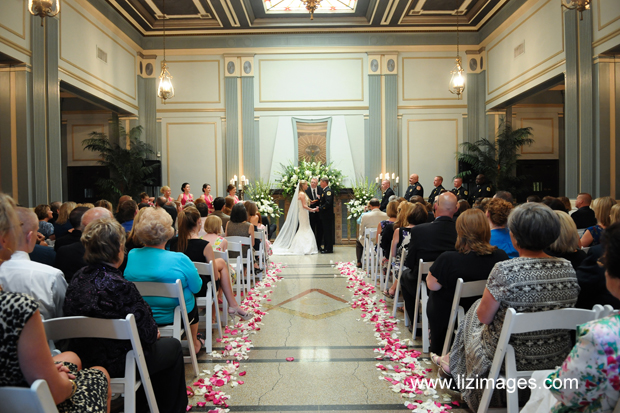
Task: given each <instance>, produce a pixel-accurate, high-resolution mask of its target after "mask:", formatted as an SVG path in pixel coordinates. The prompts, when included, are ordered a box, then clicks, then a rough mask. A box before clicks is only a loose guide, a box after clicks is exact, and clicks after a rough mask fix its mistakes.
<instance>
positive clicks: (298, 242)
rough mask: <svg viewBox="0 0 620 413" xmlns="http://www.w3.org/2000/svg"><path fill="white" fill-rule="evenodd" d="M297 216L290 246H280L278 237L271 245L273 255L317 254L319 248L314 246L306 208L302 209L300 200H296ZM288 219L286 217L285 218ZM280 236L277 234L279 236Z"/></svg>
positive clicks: (314, 239) (314, 240)
mask: <svg viewBox="0 0 620 413" xmlns="http://www.w3.org/2000/svg"><path fill="white" fill-rule="evenodd" d="M297 210H298V213H297V216H298V220H299V228H298V229H297V232H296V233H295V236H294V237H293V240H292V241H291V244H290V246H288V247H286V246H285V245H282V246H280V245H279V244H280V243H278V239H277V238H276V241H275V242H274V245H273V247H272V250H273V254H274V255H310V254H318V252H319V250H318V248H317V246H316V238H315V237H314V232H312V228H311V227H310V215H309V213H308V210H307V209H304V207H303V205H302V201H300V200H297ZM287 220H288V219H287ZM279 237H280V236H278V238H279Z"/></svg>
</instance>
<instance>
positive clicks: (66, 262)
mask: <svg viewBox="0 0 620 413" xmlns="http://www.w3.org/2000/svg"><path fill="white" fill-rule="evenodd" d="M103 218H114V217H113V216H112V213H111V212H110V211H109V210H107V209H105V208H101V207H95V208H91V209H89V210H88V211H86V212H85V213H84V215H82V222H81V226H82V228H86V226H87V225H88V224H90V223H91V222H93V221H96V220H98V219H103ZM85 252H86V250H85V249H84V245H82V243H81V242H76V243H73V244H70V245H65V246H64V247H61V248H59V249H58V251H57V252H56V265H54V266H55V267H56V268H58V269H59V270H60V271H62V272H63V274H64V275H65V279H66V280H67V283H69V282H71V278H73V274H75V273H76V272H77V271H78V270H79V269H80V268H82V267H85V266H86V262H85V261H84V253H85Z"/></svg>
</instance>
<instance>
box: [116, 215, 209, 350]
mask: <svg viewBox="0 0 620 413" xmlns="http://www.w3.org/2000/svg"><path fill="white" fill-rule="evenodd" d="M134 232H135V235H136V236H137V237H138V239H139V240H140V241H141V242H142V243H143V244H144V245H145V247H143V248H135V249H133V250H131V251H130V252H129V255H128V257H127V267H126V268H125V279H127V280H129V281H134V282H161V283H168V284H172V283H175V282H176V280H181V283H182V285H183V296H184V297H185V306H186V307H187V313H188V316H189V322H190V329H191V333H192V337H193V338H194V348H195V349H196V352H198V351H200V349H201V348H202V347H203V346H204V337H203V336H202V334H200V333H198V308H197V307H196V300H195V298H194V294H195V293H197V292H198V291H200V288H201V287H202V279H201V278H200V276H199V275H198V271H197V270H196V267H195V266H194V264H193V263H192V261H191V260H190V259H189V258H188V257H187V256H186V255H185V254H183V253H180V252H171V251H166V249H165V247H166V243H167V242H168V240H169V239H170V238H172V237H173V236H174V228H172V218H171V217H170V215H169V214H168V213H167V212H166V211H165V210H163V209H161V208H148V209H147V210H146V211H144V212H143V214H142V217H141V219H140V221H139V222H138V223H136V224H135V225H134ZM144 300H145V301H146V302H147V303H148V304H149V305H150V306H151V309H152V310H153V317H154V318H155V322H156V323H157V324H158V325H166V324H172V322H173V321H174V320H173V319H174V309H175V308H176V306H177V305H178V301H177V300H176V299H174V298H163V297H144Z"/></svg>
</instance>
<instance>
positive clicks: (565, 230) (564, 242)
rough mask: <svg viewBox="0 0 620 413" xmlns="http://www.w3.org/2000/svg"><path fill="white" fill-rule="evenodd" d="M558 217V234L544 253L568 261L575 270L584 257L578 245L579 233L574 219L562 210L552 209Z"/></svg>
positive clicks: (583, 252) (584, 254)
mask: <svg viewBox="0 0 620 413" xmlns="http://www.w3.org/2000/svg"><path fill="white" fill-rule="evenodd" d="M553 212H555V214H556V215H557V216H558V218H559V219H560V236H559V237H558V239H556V240H555V242H554V243H553V244H551V245H549V248H547V249H546V250H545V253H546V254H547V255H549V256H551V257H558V258H564V259H565V260H568V261H570V263H571V264H572V265H573V268H574V269H575V271H577V268H578V267H579V266H580V265H581V262H582V261H583V260H584V259H585V258H586V253H585V251H584V250H582V249H581V247H580V245H579V233H578V232H577V225H576V224H575V221H573V219H572V218H571V217H570V215H568V214H567V213H566V212H564V211H553Z"/></svg>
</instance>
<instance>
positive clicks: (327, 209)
mask: <svg viewBox="0 0 620 413" xmlns="http://www.w3.org/2000/svg"><path fill="white" fill-rule="evenodd" d="M319 212H321V213H323V214H332V215H333V214H334V192H333V191H332V189H331V188H330V187H329V186H326V187H325V188H323V196H321V204H320V206H319Z"/></svg>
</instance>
